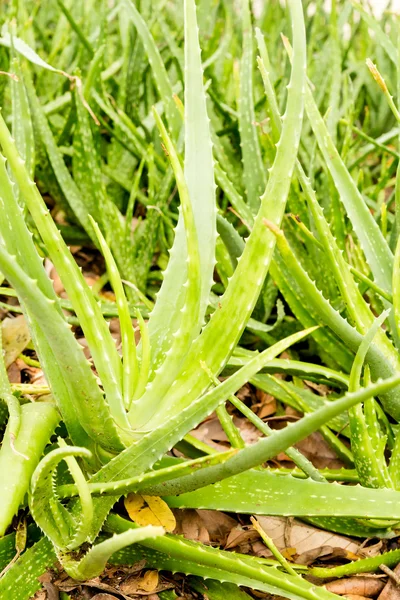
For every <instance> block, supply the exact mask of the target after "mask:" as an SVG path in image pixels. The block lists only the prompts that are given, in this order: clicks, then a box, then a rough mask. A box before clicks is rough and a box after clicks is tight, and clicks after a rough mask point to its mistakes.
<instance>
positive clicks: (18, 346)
mask: <svg viewBox="0 0 400 600" xmlns="http://www.w3.org/2000/svg"><path fill="white" fill-rule="evenodd" d="M1 334H2V340H3V356H4V362H5V364H6V368H8V367H9V366H10V365H11V364H12V363H13V362H14V361H15V360H16V359H17V358H18V356H19V355H20V354H21V352H23V350H25V348H26V347H27V345H28V344H29V342H30V341H31V334H30V332H29V329H28V325H27V323H26V321H25V317H24V315H19V316H18V317H16V318H12V319H11V318H10V317H6V318H5V319H4V321H3V322H2V324H1Z"/></svg>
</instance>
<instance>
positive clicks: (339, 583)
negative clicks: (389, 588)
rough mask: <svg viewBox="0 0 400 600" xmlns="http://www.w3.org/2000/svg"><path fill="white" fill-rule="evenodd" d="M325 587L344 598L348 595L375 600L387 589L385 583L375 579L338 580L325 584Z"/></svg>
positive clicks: (349, 578) (352, 578)
mask: <svg viewBox="0 0 400 600" xmlns="http://www.w3.org/2000/svg"><path fill="white" fill-rule="evenodd" d="M325 587H326V589H327V590H329V591H330V592H333V593H334V594H339V595H340V596H343V595H345V594H346V596H348V594H353V595H354V594H356V595H358V596H366V597H367V598H373V597H374V596H377V595H378V594H379V593H380V592H381V591H382V590H383V588H384V587H385V582H384V581H382V580H381V579H377V578H375V577H348V578H347V579H337V580H336V581H330V582H329V583H326V584H325Z"/></svg>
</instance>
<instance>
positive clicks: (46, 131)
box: [24, 69, 96, 240]
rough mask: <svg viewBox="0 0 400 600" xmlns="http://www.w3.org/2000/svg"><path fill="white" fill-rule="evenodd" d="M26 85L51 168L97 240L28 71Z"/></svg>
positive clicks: (77, 213)
mask: <svg viewBox="0 0 400 600" xmlns="http://www.w3.org/2000/svg"><path fill="white" fill-rule="evenodd" d="M24 83H25V87H26V91H27V95H28V100H29V104H30V108H31V111H32V116H33V119H34V121H35V123H36V127H37V130H38V131H39V134H40V137H41V140H42V142H43V145H44V147H45V149H46V153H47V156H48V158H49V161H50V164H51V167H52V169H53V171H54V174H55V176H56V178H57V182H58V184H59V186H60V188H61V191H62V192H63V194H64V196H65V198H66V199H67V201H68V204H69V205H70V207H71V209H72V210H73V211H74V214H75V215H76V216H77V218H78V219H79V221H80V223H81V224H82V226H83V227H84V229H85V230H86V232H87V233H88V235H90V237H92V239H94V240H95V239H96V238H95V236H94V234H93V230H92V229H91V224H90V222H89V218H88V214H89V213H88V209H87V205H86V204H85V202H84V201H83V199H82V197H81V194H80V192H79V189H78V187H77V185H76V184H75V182H74V180H73V179H72V177H71V175H70V173H69V171H68V169H67V167H66V166H65V163H64V160H63V157H62V155H61V153H60V151H59V149H58V147H57V145H56V143H55V140H54V137H53V134H52V132H51V129H50V126H49V124H48V122H47V119H46V117H45V115H44V113H43V109H42V107H41V106H40V103H39V100H38V98H37V96H36V92H35V88H34V87H33V83H32V81H31V77H30V75H29V73H28V71H27V70H26V69H25V70H24ZM89 199H90V198H89ZM89 199H88V201H89Z"/></svg>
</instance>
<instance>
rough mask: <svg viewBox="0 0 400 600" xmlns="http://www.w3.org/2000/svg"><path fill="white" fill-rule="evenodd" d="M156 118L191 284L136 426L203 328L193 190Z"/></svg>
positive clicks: (134, 414)
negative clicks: (177, 201) (172, 184)
mask: <svg viewBox="0 0 400 600" xmlns="http://www.w3.org/2000/svg"><path fill="white" fill-rule="evenodd" d="M154 115H155V119H156V123H157V126H158V128H159V129H160V132H161V136H162V138H163V141H164V144H165V147H166V149H167V152H168V155H169V156H170V159H171V164H172V167H173V169H174V173H175V177H176V182H177V186H178V190H179V196H180V200H181V211H182V215H183V221H184V224H185V232H186V246H187V261H186V263H187V282H186V284H185V288H186V294H185V300H184V304H183V307H182V309H181V312H182V317H181V322H180V325H179V329H177V331H176V332H175V333H174V334H173V341H172V344H171V347H170V348H169V350H168V352H167V353H166V356H165V359H164V362H163V364H162V365H161V367H160V368H159V369H158V370H157V371H156V372H155V377H154V379H153V381H152V382H151V383H150V384H149V385H148V387H147V389H146V393H145V394H144V395H143V397H142V398H141V400H140V403H139V404H136V405H134V406H133V408H132V411H131V414H130V418H131V420H133V422H134V423H135V426H138V425H139V426H140V425H143V423H146V422H147V421H148V420H149V419H150V418H151V417H152V415H153V413H154V412H155V411H156V409H157V403H158V401H159V398H160V397H163V396H164V395H165V393H166V391H167V390H168V388H169V387H170V386H171V385H172V383H173V381H174V380H175V378H176V377H177V375H178V373H179V369H180V366H181V364H182V361H183V360H184V358H185V356H186V354H187V352H188V350H189V348H190V345H191V343H192V341H193V339H194V338H195V337H196V336H197V335H198V333H199V327H200V323H199V314H200V302H199V298H200V296H201V270H200V253H199V245H198V240H197V234H196V227H195V222H194V215H193V212H192V205H191V201H190V197H189V189H188V186H187V185H186V181H185V176H184V174H183V170H182V167H181V165H180V162H179V158H178V156H177V154H176V151H175V148H174V146H173V144H172V142H171V139H170V138H169V136H168V133H167V130H166V129H165V127H164V124H163V122H162V121H161V119H160V117H159V116H158V114H157V113H156V111H154ZM142 407H143V408H142ZM143 413H144V414H143Z"/></svg>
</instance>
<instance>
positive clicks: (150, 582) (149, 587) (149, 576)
mask: <svg viewBox="0 0 400 600" xmlns="http://www.w3.org/2000/svg"><path fill="white" fill-rule="evenodd" d="M158 580H159V576H158V571H146V573H145V574H144V575H143V578H142V580H141V581H140V582H139V588H140V589H141V590H144V591H145V592H154V590H155V589H156V588H157V586H158Z"/></svg>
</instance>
